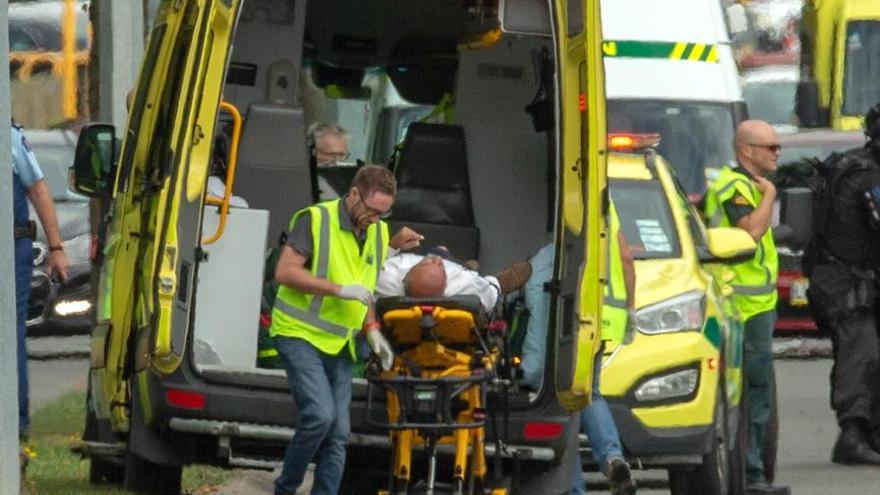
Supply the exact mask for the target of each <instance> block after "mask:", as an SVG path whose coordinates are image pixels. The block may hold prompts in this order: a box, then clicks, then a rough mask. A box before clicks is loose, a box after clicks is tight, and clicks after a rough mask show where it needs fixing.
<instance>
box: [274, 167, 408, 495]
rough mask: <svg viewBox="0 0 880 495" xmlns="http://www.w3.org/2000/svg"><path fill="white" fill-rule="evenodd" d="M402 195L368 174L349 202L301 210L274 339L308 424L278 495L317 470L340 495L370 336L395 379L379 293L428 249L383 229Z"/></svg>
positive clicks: (376, 171) (370, 170)
mask: <svg viewBox="0 0 880 495" xmlns="http://www.w3.org/2000/svg"><path fill="white" fill-rule="evenodd" d="M396 193H397V182H396V180H395V179H394V175H393V174H392V173H391V171H390V170H388V169H387V168H385V167H380V166H376V165H365V166H363V167H361V168H360V169H359V170H358V172H357V174H355V177H354V180H353V181H352V184H351V188H350V189H349V191H348V193H347V194H346V195H345V196H343V197H342V198H339V199H335V200H331V201H325V202H321V203H317V204H315V205H312V206H310V207H308V208H305V209H303V210H300V211H299V212H297V213H296V214H295V215H294V216H293V219H292V220H291V222H290V223H291V231H290V235H289V236H288V240H287V244H286V245H285V246H284V247H283V248H282V250H281V255H280V257H279V259H278V265H277V267H276V270H275V279H276V280H277V281H278V283H279V288H278V292H277V296H276V298H275V303H274V307H273V309H272V324H271V326H270V328H269V333H270V335H271V336H272V337H273V338H274V340H275V346H276V348H277V350H278V354H279V356H280V357H281V360H282V362H283V363H284V366H285V368H286V370H287V377H288V381H289V382H290V390H291V393H292V394H293V398H294V400H295V401H296V405H297V408H298V410H299V414H300V420H299V424H298V425H297V429H296V433H295V434H294V436H293V438H292V439H291V440H290V444H289V445H288V447H287V452H286V454H285V456H284V465H283V469H282V472H281V475H280V476H279V477H278V479H277V480H275V494H276V495H293V494H294V493H296V491H297V488H299V486H300V485H301V484H302V482H303V478H304V477H305V473H306V468H307V466H308V464H309V463H310V462H312V461H313V460H314V462H315V464H316V468H315V475H314V482H313V485H312V491H311V493H312V494H313V495H318V494H328V495H329V494H335V493H336V492H337V491H338V490H339V484H340V481H341V479H342V473H343V470H344V468H345V451H346V444H347V443H348V434H349V430H350V421H349V404H350V403H351V379H352V365H353V364H354V361H355V344H354V339H355V334H356V333H357V332H360V333H362V334H363V335H364V336H365V338H366V341H367V343H368V344H369V345H370V348H371V349H372V351H373V352H374V353H376V354H377V355H378V356H379V358H380V360H381V362H382V366H383V367H384V368H385V369H389V368H390V367H391V363H392V360H393V358H394V355H393V352H392V350H391V347H390V345H389V344H388V342H387V341H386V340H385V338H384V337H383V336H382V333H381V332H380V331H379V327H380V325H379V322H378V321H376V317H375V313H374V310H373V305H372V301H373V290H374V289H375V287H376V280H377V278H378V277H379V270H380V269H381V267H382V264H383V263H384V262H385V259H386V258H387V257H388V256H389V255H391V254H392V253H396V252H397V251H398V250H405V249H411V248H414V247H417V246H418V245H419V244H420V243H421V241H422V240H423V239H424V237H423V236H421V235H419V234H417V233H416V232H414V231H413V230H411V229H409V228H406V227H404V228H403V229H401V230H400V231H399V232H397V233H396V234H395V235H394V236H393V237H391V236H389V233H388V225H387V224H385V222H383V221H382V220H381V219H382V218H384V217H386V216H388V214H389V213H390V211H391V205H392V204H393V203H394V197H395V195H396ZM389 237H390V239H389Z"/></svg>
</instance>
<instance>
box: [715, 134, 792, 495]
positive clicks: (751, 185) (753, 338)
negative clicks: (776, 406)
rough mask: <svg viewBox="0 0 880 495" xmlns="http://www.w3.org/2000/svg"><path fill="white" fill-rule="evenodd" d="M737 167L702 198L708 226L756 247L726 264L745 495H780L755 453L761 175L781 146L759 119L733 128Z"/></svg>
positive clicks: (767, 349)
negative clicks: (736, 339)
mask: <svg viewBox="0 0 880 495" xmlns="http://www.w3.org/2000/svg"><path fill="white" fill-rule="evenodd" d="M734 147H735V149H736V161H737V164H738V166H737V167H736V168H731V167H729V166H725V167H723V168H722V169H721V172H720V173H719V175H718V178H717V179H716V180H715V182H714V183H713V184H712V186H711V187H710V188H709V190H708V191H707V193H706V204H705V214H706V217H707V218H708V219H709V226H710V227H739V228H741V229H743V230H745V231H746V232H748V233H749V234H750V235H751V236H752V238H753V239H754V240H755V242H756V243H758V249H757V251H756V252H755V256H754V258H752V259H750V260H748V261H744V262H742V263H738V264H736V265H732V266H731V267H730V269H731V270H732V271H733V273H734V280H733V282H732V283H731V286H732V287H733V290H734V303H735V304H736V307H737V309H738V310H739V312H740V316H741V317H742V318H743V320H744V321H745V330H744V332H745V333H744V335H743V374H744V376H745V382H746V383H745V385H746V391H747V393H748V401H749V411H748V414H749V435H750V438H749V440H750V441H749V449H748V453H747V455H746V493H748V494H773V495H786V494H788V493H790V492H789V489H788V487H786V486H781V485H776V486H774V485H772V484H770V483H769V482H768V480H767V477H766V476H765V474H764V464H763V462H762V458H761V451H762V447H763V445H764V431H765V428H766V425H767V420H768V419H769V417H770V396H769V386H768V384H769V377H770V373H771V370H772V367H771V366H772V364H773V351H772V349H771V346H770V344H771V338H772V336H773V326H774V324H775V322H776V275H777V269H778V262H777V254H776V244H775V243H774V242H773V233H772V231H771V229H770V222H771V219H772V215H773V202H774V201H775V200H776V187H774V185H773V183H772V182H770V181H769V180H767V178H766V177H765V175H766V174H767V173H769V172H773V171H774V170H776V161H777V160H778V159H779V153H780V151H781V147H780V145H779V139H778V137H777V136H776V132H775V131H774V130H773V127H771V126H770V124H768V123H767V122H764V121H761V120H747V121H744V122H742V123H740V124H739V126H737V129H736V137H735V139H734Z"/></svg>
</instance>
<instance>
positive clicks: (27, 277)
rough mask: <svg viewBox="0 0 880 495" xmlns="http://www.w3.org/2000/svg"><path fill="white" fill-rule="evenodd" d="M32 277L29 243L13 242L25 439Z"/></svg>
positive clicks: (20, 403)
mask: <svg viewBox="0 0 880 495" xmlns="http://www.w3.org/2000/svg"><path fill="white" fill-rule="evenodd" d="M33 273H34V244H33V242H32V241H31V240H30V239H16V240H15V328H16V334H17V338H16V340H17V342H16V343H17V346H16V347H17V348H18V433H19V435H20V436H21V435H25V436H26V435H27V431H28V428H30V425H31V421H30V414H29V411H30V400H29V398H28V367H27V326H26V325H25V323H26V322H27V313H28V298H29V297H30V294H31V278H32V277H33Z"/></svg>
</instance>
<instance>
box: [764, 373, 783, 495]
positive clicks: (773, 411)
mask: <svg viewBox="0 0 880 495" xmlns="http://www.w3.org/2000/svg"><path fill="white" fill-rule="evenodd" d="M767 393H768V395H769V396H770V415H769V417H768V418H767V426H766V427H765V428H764V445H763V447H762V449H761V460H762V462H763V463H764V477H766V478H767V481H769V482H770V483H773V480H774V479H775V478H776V455H777V452H778V450H779V403H778V400H777V397H776V368H775V367H773V366H771V367H770V377H769V379H768V381H767Z"/></svg>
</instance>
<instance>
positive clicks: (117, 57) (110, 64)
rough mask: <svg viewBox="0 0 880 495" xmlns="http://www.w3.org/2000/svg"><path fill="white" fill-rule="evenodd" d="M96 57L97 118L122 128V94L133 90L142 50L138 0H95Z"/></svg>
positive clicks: (140, 5)
mask: <svg viewBox="0 0 880 495" xmlns="http://www.w3.org/2000/svg"><path fill="white" fill-rule="evenodd" d="M97 2H98V6H99V7H100V16H99V18H98V26H96V27H95V28H96V31H97V36H99V37H100V41H99V43H98V57H99V59H100V61H101V62H100V68H99V71H100V89H99V93H100V95H99V103H98V120H101V121H102V122H109V123H112V124H113V125H114V126H116V129H117V132H120V131H121V130H122V129H123V128H124V127H125V120H126V118H127V117H128V110H127V109H126V108H125V95H126V94H128V92H129V90H132V89H134V84H135V80H136V79H137V75H138V69H139V68H140V63H141V57H143V53H144V36H143V32H144V9H143V3H141V2H131V1H129V2H118V1H116V2H113V1H111V0H97Z"/></svg>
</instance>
